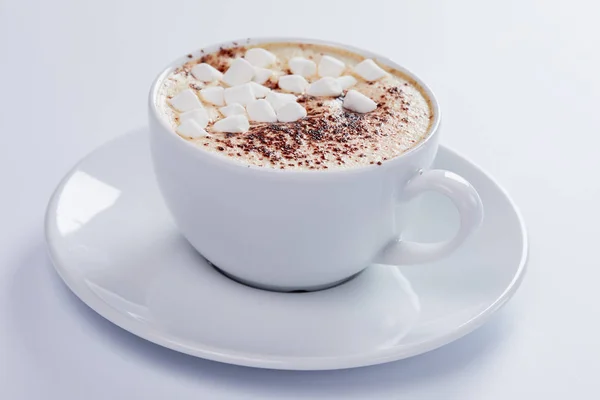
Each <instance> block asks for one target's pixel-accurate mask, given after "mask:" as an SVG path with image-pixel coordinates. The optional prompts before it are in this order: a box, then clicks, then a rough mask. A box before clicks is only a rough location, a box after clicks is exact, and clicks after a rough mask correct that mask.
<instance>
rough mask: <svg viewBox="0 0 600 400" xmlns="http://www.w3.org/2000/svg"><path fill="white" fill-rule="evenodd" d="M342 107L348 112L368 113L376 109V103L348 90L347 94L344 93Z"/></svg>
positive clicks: (352, 90)
mask: <svg viewBox="0 0 600 400" xmlns="http://www.w3.org/2000/svg"><path fill="white" fill-rule="evenodd" d="M343 106H344V108H347V109H348V110H352V111H356V112H358V113H368V112H370V111H373V110H374V109H376V108H377V103H375V102H374V101H373V100H371V99H370V98H368V97H367V96H365V95H364V94H362V93H360V92H357V91H356V90H354V89H350V90H348V93H346V97H344V104H343Z"/></svg>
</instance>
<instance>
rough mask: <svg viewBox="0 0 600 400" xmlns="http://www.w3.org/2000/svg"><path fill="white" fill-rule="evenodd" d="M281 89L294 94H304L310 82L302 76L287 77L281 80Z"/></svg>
mask: <svg viewBox="0 0 600 400" xmlns="http://www.w3.org/2000/svg"><path fill="white" fill-rule="evenodd" d="M279 87H280V88H282V89H283V90H286V91H288V92H292V93H304V91H305V90H306V88H307V87H308V82H307V81H306V79H304V77H302V76H300V75H285V76H282V77H280V78H279Z"/></svg>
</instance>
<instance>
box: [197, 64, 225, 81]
mask: <svg viewBox="0 0 600 400" xmlns="http://www.w3.org/2000/svg"><path fill="white" fill-rule="evenodd" d="M192 75H194V78H196V79H198V80H199V81H202V82H213V81H220V80H221V79H222V78H223V74H222V73H221V71H219V70H218V69H216V68H215V67H213V66H212V65H210V64H207V63H202V64H198V65H195V66H194V68H192Z"/></svg>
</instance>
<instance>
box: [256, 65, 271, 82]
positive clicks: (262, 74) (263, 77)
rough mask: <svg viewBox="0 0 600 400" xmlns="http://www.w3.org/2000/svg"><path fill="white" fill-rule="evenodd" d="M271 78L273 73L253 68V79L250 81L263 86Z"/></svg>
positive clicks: (268, 70)
mask: <svg viewBox="0 0 600 400" xmlns="http://www.w3.org/2000/svg"><path fill="white" fill-rule="evenodd" d="M271 76H273V71H271V70H270V69H266V68H260V67H254V78H252V80H253V81H254V82H256V83H260V84H263V83H265V82H266V81H268V80H269V78H270V77H271Z"/></svg>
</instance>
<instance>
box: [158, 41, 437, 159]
mask: <svg viewBox="0 0 600 400" xmlns="http://www.w3.org/2000/svg"><path fill="white" fill-rule="evenodd" d="M188 57H189V61H187V62H186V63H184V64H183V65H181V66H180V67H178V68H176V69H174V70H173V71H172V72H171V73H170V74H169V75H168V76H167V77H166V78H165V79H164V81H163V82H162V84H161V86H160V89H159V92H158V97H157V99H158V102H159V104H157V106H158V109H159V111H160V113H161V114H162V118H163V119H164V120H165V121H166V122H167V123H168V124H169V125H171V126H172V128H173V131H174V132H176V133H177V134H179V135H180V136H181V137H183V138H184V139H186V140H188V141H190V142H191V143H193V144H195V145H196V146H198V147H199V148H200V149H202V151H209V152H215V153H218V154H220V155H222V156H224V157H228V158H231V159H232V160H235V161H236V162H240V163H243V164H245V165H254V166H260V167H266V168H276V169H291V170H298V169H301V170H324V169H340V168H342V169H346V168H355V167H361V166H367V165H371V164H377V165H381V164H382V163H384V162H385V161H387V160H389V159H392V158H394V157H397V156H399V155H401V154H403V153H404V152H406V151H407V150H410V149H411V148H413V147H414V146H416V145H417V144H418V143H420V142H421V141H422V140H423V139H424V138H426V137H427V135H428V134H429V131H430V128H431V125H432V121H433V120H434V115H433V108H432V106H431V102H430V100H429V99H428V98H427V96H426V95H425V93H424V91H423V90H422V88H420V87H419V85H418V84H417V83H416V82H414V81H413V80H412V79H411V78H410V77H408V76H406V75H404V74H403V73H402V72H400V71H396V70H393V69H391V68H388V67H386V66H384V65H381V64H379V63H377V61H374V60H371V59H365V58H364V57H363V56H360V55H358V54H354V53H352V52H349V51H346V50H343V49H338V48H335V47H329V46H324V45H314V44H302V43H271V44H261V45H260V46H253V47H246V46H242V45H240V46H236V47H231V48H221V49H220V50H219V51H217V52H214V53H210V54H204V53H203V52H201V53H200V54H198V55H196V56H194V55H189V56H188Z"/></svg>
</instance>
